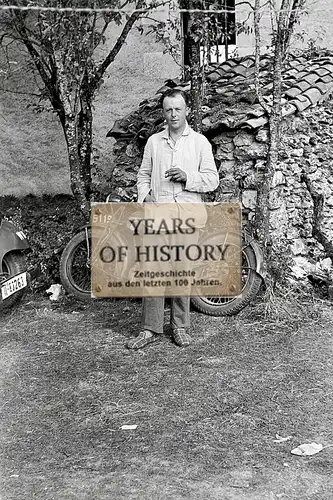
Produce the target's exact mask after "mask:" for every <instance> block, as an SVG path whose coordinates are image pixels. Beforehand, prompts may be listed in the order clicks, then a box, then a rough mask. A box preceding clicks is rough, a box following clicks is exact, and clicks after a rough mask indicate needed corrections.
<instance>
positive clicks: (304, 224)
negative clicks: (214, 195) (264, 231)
mask: <svg viewBox="0 0 333 500" xmlns="http://www.w3.org/2000/svg"><path fill="white" fill-rule="evenodd" d="M267 141H268V132H267V130H266V129H264V128H263V129H261V130H259V131H256V132H253V131H252V133H251V131H248V130H233V131H228V132H224V133H222V134H220V135H218V136H216V137H215V138H213V139H212V143H213V144H214V146H215V157H216V159H217V160H218V164H219V171H220V176H221V187H220V195H219V199H221V201H232V200H240V201H242V204H243V206H244V208H245V212H246V213H247V216H248V218H249V219H250V220H251V219H252V218H253V216H254V210H255V204H256V187H257V185H258V182H259V181H260V177H261V175H262V172H263V168H264V167H265V159H266V153H267ZM332 171H333V101H332V100H330V101H327V102H326V103H323V104H321V105H319V106H317V107H315V108H311V109H309V110H307V111H305V112H304V113H302V115H299V116H296V117H293V118H289V119H286V120H285V121H284V124H283V143H282V147H281V151H280V162H279V164H278V167H277V170H276V172H275V175H274V179H273V190H272V193H271V197H270V209H271V224H272V228H273V230H274V234H275V236H276V238H278V240H279V241H280V242H281V243H282V244H283V245H285V244H287V245H288V248H289V249H290V250H291V254H292V255H293V261H294V266H293V272H294V274H295V275H296V276H297V277H299V278H303V277H305V276H307V275H309V274H316V275H318V274H319V275H323V276H324V275H327V273H328V272H329V270H330V268H331V259H329V258H327V256H328V253H327V248H326V249H325V248H324V247H323V245H322V244H321V243H319V242H318V231H319V232H321V236H322V237H323V240H324V242H326V243H328V246H329V245H332V242H333V176H332ZM314 198H315V199H316V200H317V201H318V203H320V202H321V201H322V202H323V205H322V208H321V209H320V206H318V208H317V204H316V208H317V212H318V213H317V219H318V220H317V221H314ZM318 210H319V211H318ZM314 224H315V226H316V229H317V233H316V231H315V233H316V234H315V236H316V237H315V238H314V235H313V228H314Z"/></svg>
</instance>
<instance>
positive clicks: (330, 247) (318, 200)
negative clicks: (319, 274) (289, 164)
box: [301, 174, 333, 264]
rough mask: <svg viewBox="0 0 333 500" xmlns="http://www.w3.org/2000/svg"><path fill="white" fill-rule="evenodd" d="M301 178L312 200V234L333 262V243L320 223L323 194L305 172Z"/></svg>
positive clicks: (321, 219)
mask: <svg viewBox="0 0 333 500" xmlns="http://www.w3.org/2000/svg"><path fill="white" fill-rule="evenodd" d="M301 180H302V181H303V182H304V183H305V185H306V187H307V189H308V191H309V193H310V196H311V198H312V202H313V223H312V236H313V238H314V239H315V240H316V241H318V243H320V244H321V245H322V246H323V247H324V250H325V252H326V255H327V256H328V257H329V258H330V259H331V261H332V264H333V244H332V242H331V241H330V240H329V239H328V238H327V236H325V235H324V233H323V232H322V229H321V223H322V221H323V215H322V212H323V206H324V195H323V194H321V193H317V192H316V191H315V190H314V188H313V186H312V184H311V181H310V179H309V177H308V176H307V175H306V174H302V177H301Z"/></svg>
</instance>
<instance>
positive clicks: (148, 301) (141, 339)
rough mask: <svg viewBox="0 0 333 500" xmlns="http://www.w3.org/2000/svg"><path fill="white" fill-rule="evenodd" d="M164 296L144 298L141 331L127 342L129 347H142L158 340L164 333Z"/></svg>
mask: <svg viewBox="0 0 333 500" xmlns="http://www.w3.org/2000/svg"><path fill="white" fill-rule="evenodd" d="M163 324H164V297H145V298H144V299H142V315H141V331H140V332H139V334H138V335H137V337H135V338H134V339H130V340H129V341H128V342H127V347H128V348H129V349H141V348H142V347H145V346H146V345H148V344H151V343H152V342H155V341H156V340H158V338H159V335H160V334H161V333H163Z"/></svg>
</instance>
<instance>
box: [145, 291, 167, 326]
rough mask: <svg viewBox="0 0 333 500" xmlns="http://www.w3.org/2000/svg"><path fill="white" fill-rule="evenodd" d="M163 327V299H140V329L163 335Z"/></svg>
mask: <svg viewBox="0 0 333 500" xmlns="http://www.w3.org/2000/svg"><path fill="white" fill-rule="evenodd" d="M163 325H164V297H145V298H144V299H142V316H141V326H142V328H143V329H144V330H150V331H151V332H154V333H163Z"/></svg>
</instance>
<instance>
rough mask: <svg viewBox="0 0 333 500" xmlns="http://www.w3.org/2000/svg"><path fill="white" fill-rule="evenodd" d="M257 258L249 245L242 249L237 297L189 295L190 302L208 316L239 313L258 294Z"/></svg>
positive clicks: (260, 282) (260, 281)
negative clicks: (240, 275)
mask: <svg viewBox="0 0 333 500" xmlns="http://www.w3.org/2000/svg"><path fill="white" fill-rule="evenodd" d="M256 267H257V259H256V255H255V253H254V251H253V249H252V248H251V245H248V246H245V247H243V250H242V283H243V288H242V294H241V295H238V296H237V297H222V296H221V297H220V296H215V297H201V296H198V297H191V303H192V304H193V306H194V307H195V308H196V309H197V310H198V311H200V312H202V313H204V314H207V315H208V316H232V315H234V314H237V313H239V312H240V311H241V310H242V309H244V307H246V306H247V305H248V304H249V303H250V302H251V301H252V300H253V299H254V298H255V297H256V295H257V294H258V292H259V290H260V287H261V284H262V278H261V277H260V275H259V274H258V273H257V272H256Z"/></svg>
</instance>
